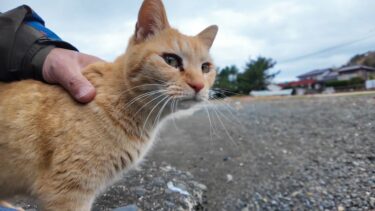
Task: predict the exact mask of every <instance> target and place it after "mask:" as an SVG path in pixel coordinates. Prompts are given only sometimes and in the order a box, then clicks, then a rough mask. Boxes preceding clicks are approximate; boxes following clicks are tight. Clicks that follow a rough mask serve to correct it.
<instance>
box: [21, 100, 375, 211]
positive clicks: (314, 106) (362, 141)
mask: <svg viewBox="0 0 375 211" xmlns="http://www.w3.org/2000/svg"><path fill="white" fill-rule="evenodd" d="M224 102H225V103H226V105H222V104H221V103H216V106H215V108H211V109H209V110H208V111H206V110H203V111H201V112H198V113H196V114H195V115H194V116H192V117H189V118H187V119H179V120H176V121H170V123H169V124H168V125H167V126H166V127H165V129H164V130H163V132H162V133H161V134H160V138H159V139H160V140H159V141H158V143H157V144H156V145H155V147H154V149H153V150H152V153H151V154H150V155H149V156H148V157H147V160H146V161H145V162H144V163H143V165H142V166H141V169H142V170H137V171H132V172H130V174H128V175H127V176H126V177H125V178H124V179H123V180H122V181H120V182H119V183H118V184H116V185H114V186H112V187H111V188H109V189H108V191H107V192H106V193H105V194H103V195H102V196H101V197H99V198H98V200H97V201H96V203H95V206H94V209H93V210H95V211H100V210H110V209H112V208H116V207H121V206H126V205H128V206H127V207H126V208H124V209H122V210H126V211H130V210H241V211H246V210H339V211H343V210H375V98H374V95H364V96H342V97H306V98H287V99H276V100H253V99H251V98H242V99H231V100H228V101H224ZM207 114H210V118H208V115H207ZM218 116H219V117H220V119H219V118H218ZM209 120H211V123H212V124H210V121H209ZM223 126H225V128H224V127H223ZM176 188H177V191H176ZM23 205H24V207H26V208H27V207H28V208H29V209H30V208H33V206H30V205H29V204H23ZM31 210H32V209H31Z"/></svg>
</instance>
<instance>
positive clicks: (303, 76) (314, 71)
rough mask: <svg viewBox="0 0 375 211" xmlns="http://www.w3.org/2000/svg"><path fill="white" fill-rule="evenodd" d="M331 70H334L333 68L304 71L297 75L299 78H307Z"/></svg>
mask: <svg viewBox="0 0 375 211" xmlns="http://www.w3.org/2000/svg"><path fill="white" fill-rule="evenodd" d="M331 70H332V69H331V68H325V69H318V70H312V71H310V72H307V73H304V74H302V75H299V76H297V77H298V78H305V77H309V76H316V75H320V74H323V73H324V72H326V71H331Z"/></svg>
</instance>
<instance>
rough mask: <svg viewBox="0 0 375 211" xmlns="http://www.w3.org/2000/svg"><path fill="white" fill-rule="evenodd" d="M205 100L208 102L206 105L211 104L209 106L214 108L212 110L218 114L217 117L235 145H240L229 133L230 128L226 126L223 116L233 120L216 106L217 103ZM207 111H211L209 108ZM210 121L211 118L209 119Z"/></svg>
mask: <svg viewBox="0 0 375 211" xmlns="http://www.w3.org/2000/svg"><path fill="white" fill-rule="evenodd" d="M204 102H205V103H206V107H207V105H209V108H212V110H213V111H214V114H215V116H216V119H217V120H218V121H219V123H220V125H221V126H222V128H223V129H224V131H225V133H226V135H227V136H228V138H229V139H230V140H231V141H232V143H233V144H234V145H235V146H238V144H237V143H236V141H235V140H234V139H233V137H232V136H231V135H230V133H229V130H228V129H227V127H226V126H225V124H224V121H223V120H222V118H223V117H224V118H225V119H226V120H227V121H229V122H231V120H229V119H228V118H227V117H226V116H225V115H224V114H223V113H222V112H221V111H220V110H219V109H217V108H216V107H215V105H214V104H213V103H212V102H210V101H209V100H204ZM207 113H208V114H209V111H208V109H207ZM209 121H210V120H209Z"/></svg>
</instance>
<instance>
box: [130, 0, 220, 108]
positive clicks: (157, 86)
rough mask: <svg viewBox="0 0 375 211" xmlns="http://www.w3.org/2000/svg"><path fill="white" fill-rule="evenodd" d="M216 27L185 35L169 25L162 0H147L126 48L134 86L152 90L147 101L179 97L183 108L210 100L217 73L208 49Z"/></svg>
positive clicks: (147, 90)
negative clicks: (211, 88) (210, 90)
mask: <svg viewBox="0 0 375 211" xmlns="http://www.w3.org/2000/svg"><path fill="white" fill-rule="evenodd" d="M217 31H218V27H217V26H215V25H213V26H210V27H208V28H206V29H204V30H203V31H202V32H200V33H199V34H197V35H196V36H187V35H183V34H181V33H180V32H178V31H177V30H176V29H173V28H172V27H171V26H170V25H169V22H168V19H167V16H166V12H165V9H164V6H163V4H162V2H161V0H145V1H144V2H143V4H142V6H141V9H140V11H139V15H138V21H137V24H136V29H135V33H134V35H133V36H132V38H131V39H130V42H129V46H128V49H127V52H126V61H127V69H128V71H127V75H126V77H127V79H128V80H129V83H131V87H133V88H134V90H137V92H138V93H137V95H141V94H146V93H147V92H149V93H153V94H152V95H151V94H150V95H149V96H150V97H149V98H148V100H147V101H149V100H152V99H154V98H156V97H159V99H158V100H155V102H159V101H161V100H164V102H165V103H171V102H172V101H177V102H178V104H179V106H180V107H181V108H189V107H191V106H193V105H195V104H197V103H198V102H202V101H204V100H208V97H209V89H210V87H211V86H212V85H213V83H214V80H215V76H216V71H215V67H214V64H213V61H212V59H211V57H210V55H209V49H210V48H211V46H212V44H213V41H214V39H215V36H216V33H217ZM167 100H169V102H167ZM164 102H163V103H164ZM163 103H161V105H163ZM153 104H154V103H152V105H153Z"/></svg>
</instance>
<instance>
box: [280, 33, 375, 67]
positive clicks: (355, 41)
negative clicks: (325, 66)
mask: <svg viewBox="0 0 375 211" xmlns="http://www.w3.org/2000/svg"><path fill="white" fill-rule="evenodd" d="M371 31H373V30H371ZM372 37H375V34H371V35H368V36H365V37H362V38H360V39H356V40H352V41H349V42H345V43H341V44H338V45H334V46H331V47H328V48H324V49H322V50H319V51H315V52H312V53H308V54H305V55H302V56H297V57H294V58H290V59H286V60H283V61H281V62H279V64H285V63H290V62H295V61H298V60H301V59H305V58H309V57H312V56H316V55H319V54H322V53H326V52H329V51H332V50H335V49H338V48H342V47H345V46H348V45H352V44H355V43H358V42H362V41H364V40H367V39H370V38H372Z"/></svg>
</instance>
